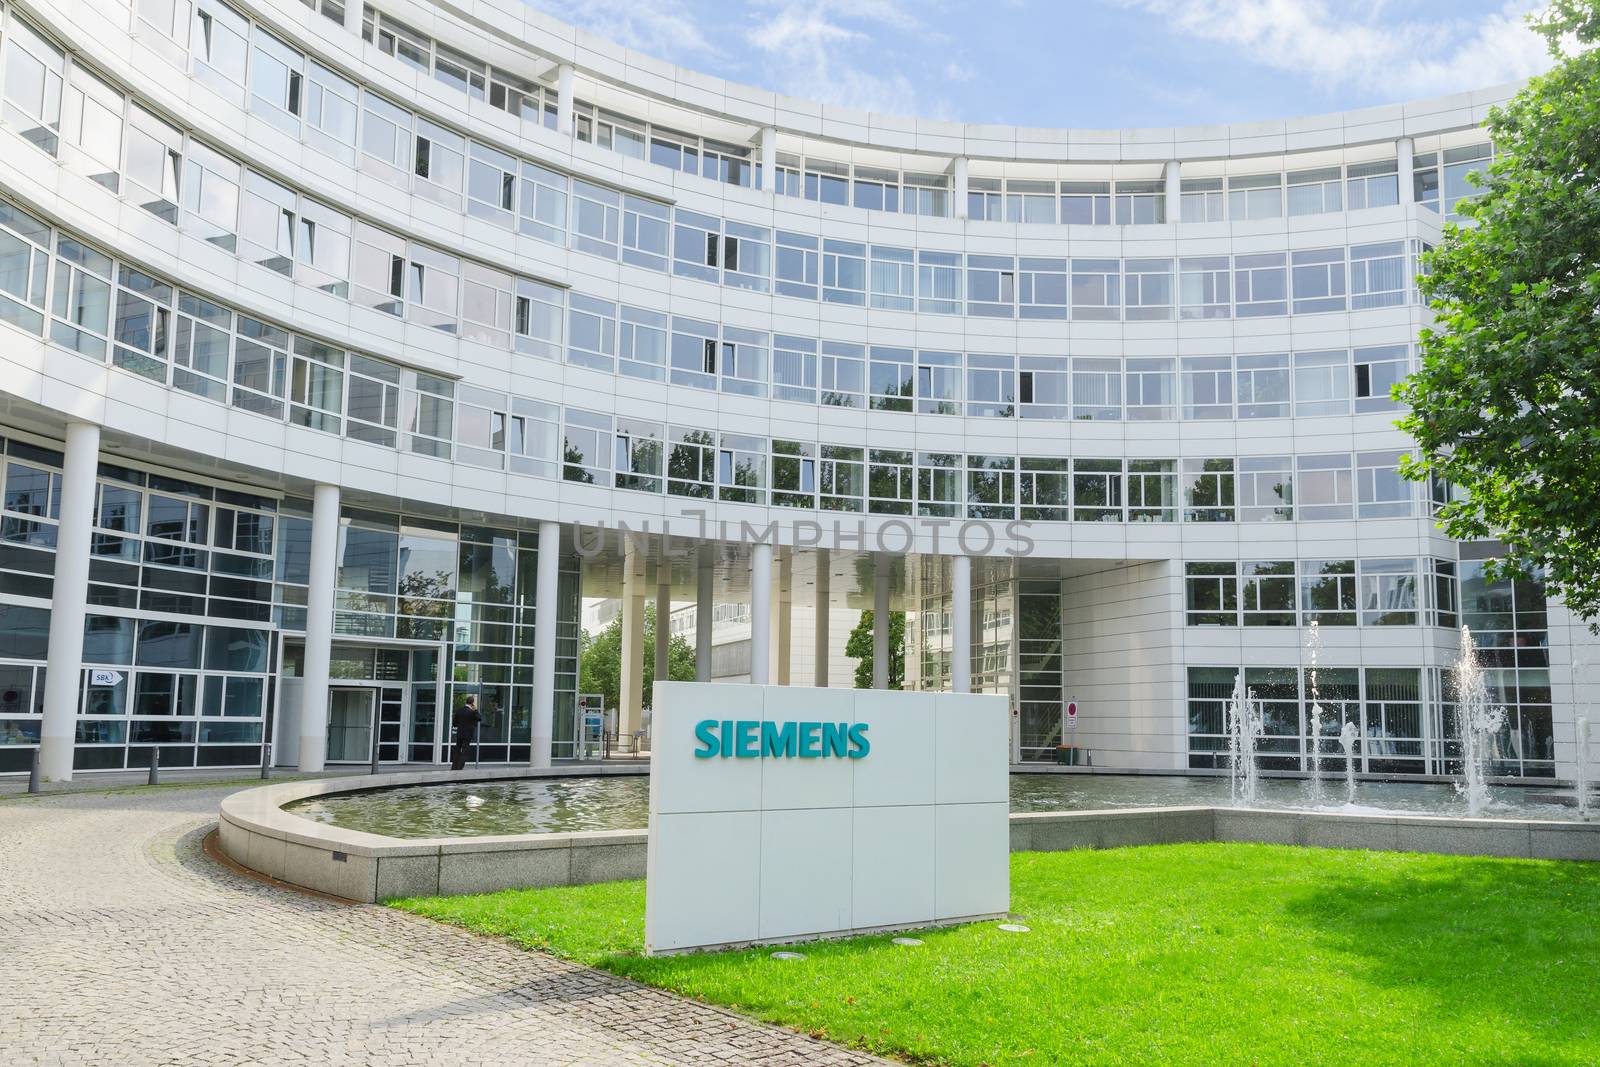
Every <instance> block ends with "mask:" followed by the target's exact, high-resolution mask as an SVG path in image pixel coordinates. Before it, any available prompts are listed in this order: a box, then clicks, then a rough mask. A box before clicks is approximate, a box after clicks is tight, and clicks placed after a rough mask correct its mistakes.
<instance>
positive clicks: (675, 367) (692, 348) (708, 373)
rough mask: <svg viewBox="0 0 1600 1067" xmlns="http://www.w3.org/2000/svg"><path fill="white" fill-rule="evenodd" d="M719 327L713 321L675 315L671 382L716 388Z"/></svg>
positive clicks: (701, 387)
mask: <svg viewBox="0 0 1600 1067" xmlns="http://www.w3.org/2000/svg"><path fill="white" fill-rule="evenodd" d="M719 355H720V353H719V351H718V346H717V326H716V323H713V322H701V321H699V320H697V319H689V318H684V317H683V316H681V315H674V316H673V317H672V383H673V384H674V385H688V386H693V387H694V388H696V389H709V390H712V391H713V392H714V391H715V390H716V388H717V374H718V365H717V363H718V360H717V357H718V356H719Z"/></svg>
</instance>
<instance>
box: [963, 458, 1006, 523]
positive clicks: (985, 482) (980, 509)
mask: <svg viewBox="0 0 1600 1067" xmlns="http://www.w3.org/2000/svg"><path fill="white" fill-rule="evenodd" d="M1016 500H1017V461H1016V460H1015V459H1014V458H1013V457H1011V456H968V457H967V516H968V517H969V518H974V519H1009V518H1011V517H1012V516H1014V515H1015V514H1016Z"/></svg>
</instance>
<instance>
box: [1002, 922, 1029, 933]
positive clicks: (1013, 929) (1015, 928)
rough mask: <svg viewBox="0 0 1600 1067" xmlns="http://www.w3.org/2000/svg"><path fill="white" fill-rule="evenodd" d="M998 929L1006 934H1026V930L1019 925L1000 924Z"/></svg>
mask: <svg viewBox="0 0 1600 1067" xmlns="http://www.w3.org/2000/svg"><path fill="white" fill-rule="evenodd" d="M1000 929H1002V930H1004V931H1005V932H1006V933H1008V934H1025V933H1028V928H1027V927H1026V926H1023V925H1022V924H1021V923H1001V924H1000Z"/></svg>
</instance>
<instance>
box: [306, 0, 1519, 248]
mask: <svg viewBox="0 0 1600 1067" xmlns="http://www.w3.org/2000/svg"><path fill="white" fill-rule="evenodd" d="M305 2H307V3H308V4H309V3H311V2H312V0H305ZM330 17H332V16H330ZM362 35H363V37H364V38H365V39H366V40H367V41H369V42H372V43H375V44H376V45H377V46H378V48H379V50H380V51H382V52H383V53H384V54H386V55H390V56H393V57H394V58H396V59H398V60H400V61H401V62H403V63H405V64H406V65H408V66H410V67H411V68H412V69H413V70H416V71H418V72H419V73H421V74H424V75H431V76H433V77H434V78H436V79H437V80H439V81H440V82H442V83H444V84H445V85H448V86H450V87H452V88H454V89H456V90H458V91H460V92H463V93H465V94H467V95H468V96H470V97H472V98H474V99H478V100H487V101H488V102H489V104H490V105H491V106H493V107H495V108H498V109H500V110H502V111H505V112H506V113H508V114H510V115H513V116H516V117H518V118H520V119H522V120H523V121H524V122H527V123H530V124H532V125H535V126H544V127H546V128H547V129H555V128H556V119H557V94H556V91H555V90H554V89H553V88H551V87H549V86H545V85H541V84H539V83H537V82H532V81H529V80H527V79H523V78H519V77H518V76H517V75H514V74H511V73H509V72H507V71H504V70H501V69H499V68H497V67H494V66H491V65H489V64H486V63H484V62H483V61H482V60H479V59H476V58H474V57H472V56H468V55H466V54H464V53H461V52H459V51H457V50H456V49H453V48H450V47H449V46H448V45H445V44H442V43H439V42H436V41H434V40H432V39H431V38H430V37H428V36H427V35H426V34H424V33H422V32H420V31H418V30H416V29H413V28H412V27H410V26H407V25H406V24H404V23H403V22H400V21H399V20H397V19H395V18H393V17H391V16H389V15H386V14H382V13H380V12H378V11H376V10H375V9H373V8H370V7H369V8H368V9H367V11H366V14H365V18H364V20H363V23H362ZM573 127H574V130H573V132H574V135H575V136H576V137H577V139H578V140H580V141H583V142H586V143H591V144H595V145H597V146H599V147H601V148H606V149H609V150H611V151H614V152H617V153H618V154H620V155H624V156H628V157H630V158H633V159H645V160H649V161H650V162H652V163H655V164H658V165H660V166H664V167H668V168H670V169H672V170H674V171H678V172H682V173H688V174H697V175H700V176H702V177H705V178H708V179H711V180H713V181H720V182H724V183H727V184H732V185H740V186H745V187H752V186H757V185H759V186H765V185H766V184H767V183H766V182H765V181H764V180H763V177H762V167H761V163H760V162H759V161H757V160H755V159H754V158H753V154H752V151H751V148H750V146H749V145H735V144H728V143H726V142H722V141H716V140H713V139H710V138H703V137H699V136H697V135H695V134H691V133H685V132H682V131H680V130H674V129H671V128H669V127H666V126H663V125H661V124H659V123H649V122H646V121H644V120H642V119H638V118H634V117H631V116H627V115H623V114H620V113H618V112H615V111H611V110H608V109H605V108H596V107H594V106H592V105H589V104H585V103H583V102H581V101H575V102H574V105H573ZM1489 155H1490V152H1489V146H1488V145H1487V144H1484V145H1473V146H1467V147H1464V148H1456V149H1449V150H1447V151H1446V152H1445V153H1444V161H1443V164H1444V165H1443V185H1444V192H1443V196H1442V197H1441V193H1440V184H1441V178H1440V175H1441V171H1440V163H1439V156H1438V154H1437V153H1434V154H1426V155H1422V156H1419V157H1417V158H1416V159H1415V161H1414V172H1413V174H1412V175H1411V176H1410V179H1409V180H1411V181H1412V182H1413V186H1414V195H1415V199H1416V200H1417V202H1418V203H1421V204H1423V205H1425V206H1427V207H1430V208H1432V209H1433V210H1435V211H1437V210H1440V206H1441V200H1442V201H1443V209H1444V211H1445V213H1446V214H1447V215H1450V216H1452V217H1453V216H1454V213H1455V205H1456V204H1457V203H1458V202H1459V201H1460V200H1461V199H1463V198H1464V197H1466V196H1470V195H1471V193H1472V189H1471V187H1470V186H1469V185H1468V183H1467V181H1466V175H1467V173H1468V172H1469V171H1471V170H1478V169H1482V167H1483V166H1484V161H1485V160H1487V159H1488V157H1489ZM947 171H948V165H947V164H946V163H945V161H943V160H930V161H929V166H928V168H926V169H925V170H924V171H921V172H919V171H911V170H908V171H903V172H902V171H900V170H898V169H896V168H892V167H889V168H886V167H883V166H867V165H862V164H858V165H855V166H854V167H852V166H851V165H850V164H848V163H840V162H837V161H833V160H827V159H819V158H814V157H804V158H802V157H800V156H795V155H790V154H788V153H779V154H778V157H777V174H776V175H775V176H774V178H773V181H772V183H771V185H772V188H773V189H774V190H775V191H776V192H777V193H778V194H779V195H783V196H793V197H798V198H803V199H806V200H813V201H817V202H820V203H824V204H836V205H849V206H852V207H857V208H862V209H864V210H868V211H888V212H896V213H903V214H908V215H927V216H934V217H949V216H951V215H952V214H953V213H954V212H953V206H954V205H953V197H954V194H955V189H954V183H953V181H952V179H951V177H950V175H949V174H948V173H947ZM1180 185H1181V189H1180V195H1181V197H1182V205H1181V208H1182V218H1183V219H1184V221H1186V222H1221V221H1223V220H1225V219H1238V220H1243V219H1266V218H1281V217H1284V216H1289V217H1295V216H1302V215H1314V214H1322V213H1325V212H1337V211H1344V210H1352V211H1354V210H1360V209H1362V208H1369V207H1384V206H1389V205H1393V204H1398V203H1399V201H1400V175H1399V173H1398V167H1397V162H1396V160H1393V159H1385V160H1375V161H1371V162H1364V163H1351V164H1349V165H1347V166H1343V167H1340V166H1330V167H1318V168H1310V169H1302V170H1291V171H1288V172H1287V173H1273V174H1261V173H1257V174H1249V175H1232V176H1226V177H1223V176H1217V177H1193V178H1186V179H1183V180H1182V181H1181V183H1180ZM967 188H968V192H967V205H966V207H967V217H968V218H971V219H977V220H990V221H1005V222H1021V223H1042V224H1053V223H1057V222H1059V223H1062V224H1069V225H1085V226H1108V225H1118V226H1129V225H1145V224H1156V223H1164V222H1165V221H1166V220H1167V204H1166V200H1167V196H1166V183H1165V181H1164V180H1162V179H1161V178H1160V176H1159V174H1156V173H1153V174H1152V175H1151V176H1150V177H1149V178H1146V179H1140V180H1120V181H1116V182H1111V181H1083V180H1063V181H1057V180H1054V179H1040V178H1028V179H1022V178H1002V177H989V176H983V175H977V176H972V177H970V178H969V179H968V183H967Z"/></svg>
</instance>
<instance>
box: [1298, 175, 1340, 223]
mask: <svg viewBox="0 0 1600 1067" xmlns="http://www.w3.org/2000/svg"><path fill="white" fill-rule="evenodd" d="M1341 178H1342V175H1341V174H1340V171H1339V168H1338V167H1322V168H1319V169H1316V170H1292V171H1290V172H1289V214H1290V216H1295V215H1321V214H1324V213H1326V212H1330V211H1343V210H1344V198H1343V196H1342V195H1341V194H1342V192H1343V188H1342V185H1343V183H1342V182H1341V180H1340V179H1341Z"/></svg>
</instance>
